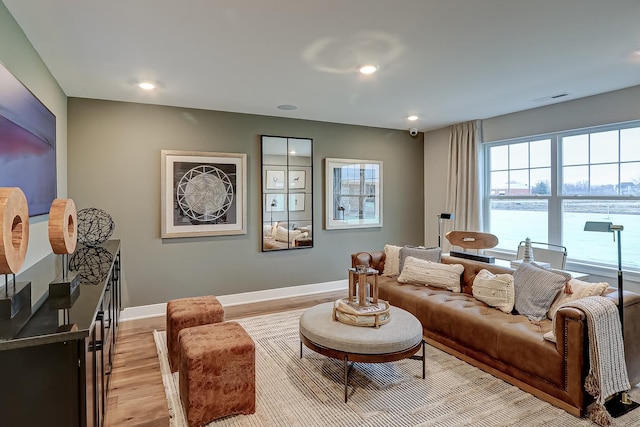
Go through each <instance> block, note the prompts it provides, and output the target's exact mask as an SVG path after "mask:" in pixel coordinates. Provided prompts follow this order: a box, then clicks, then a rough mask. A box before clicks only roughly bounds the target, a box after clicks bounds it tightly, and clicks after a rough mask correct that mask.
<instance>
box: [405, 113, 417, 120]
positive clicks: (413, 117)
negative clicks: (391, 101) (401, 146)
mask: <svg viewBox="0 0 640 427" xmlns="http://www.w3.org/2000/svg"><path fill="white" fill-rule="evenodd" d="M407 120H409V121H410V122H415V121H416V120H418V116H416V115H415V114H413V115H411V116H409V117H407Z"/></svg>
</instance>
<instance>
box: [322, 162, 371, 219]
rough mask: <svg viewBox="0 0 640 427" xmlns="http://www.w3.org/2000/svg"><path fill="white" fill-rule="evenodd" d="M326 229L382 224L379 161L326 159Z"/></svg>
mask: <svg viewBox="0 0 640 427" xmlns="http://www.w3.org/2000/svg"><path fill="white" fill-rule="evenodd" d="M325 166H326V170H325V177H326V187H325V188H326V221H325V227H326V229H327V230H333V229H342V228H369V227H382V162H381V161H376V160H354V159H329V158H327V159H326V163H325Z"/></svg>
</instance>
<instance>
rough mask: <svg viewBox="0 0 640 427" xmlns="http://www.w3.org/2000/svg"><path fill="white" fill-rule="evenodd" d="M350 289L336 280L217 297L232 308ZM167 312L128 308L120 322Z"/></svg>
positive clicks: (164, 309) (163, 307)
mask: <svg viewBox="0 0 640 427" xmlns="http://www.w3.org/2000/svg"><path fill="white" fill-rule="evenodd" d="M348 287H349V282H348V281H347V280H346V279H345V280H335V281H333V282H324V283H314V284H311V285H300V286H289V287H286V288H277V289H265V290H262V291H253V292H244V293H241V294H231V295H216V297H217V298H218V301H220V304H222V306H223V307H231V306H234V305H240V304H250V303H253V302H260V301H270V300H276V299H283V298H292V297H298V296H305V295H314V294H320V293H324V292H332V291H340V290H346V289H347V288H348ZM166 312H167V303H161V304H151V305H141V306H137V307H127V308H125V309H124V310H122V313H121V314H120V320H121V321H123V322H126V321H128V320H137V319H145V318H147V317H157V316H164V315H165V313H166Z"/></svg>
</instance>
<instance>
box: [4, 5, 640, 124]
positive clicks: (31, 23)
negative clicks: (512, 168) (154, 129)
mask: <svg viewBox="0 0 640 427" xmlns="http://www.w3.org/2000/svg"><path fill="white" fill-rule="evenodd" d="M2 1H3V2H4V3H5V5H6V6H7V8H8V9H9V11H10V12H11V13H12V15H13V16H14V17H15V19H16V20H17V22H18V24H19V25H20V26H21V27H22V29H23V30H24V32H25V34H26V35H27V37H28V38H29V40H30V41H31V43H32V44H33V45H34V47H35V48H36V50H37V51H38V53H39V54H40V56H41V57H42V59H43V60H44V62H45V63H46V64H47V66H48V67H49V69H50V70H51V73H52V74H53V76H54V77H55V78H56V80H57V81H58V82H59V83H60V86H61V87H62V89H63V90H64V92H65V93H66V94H67V95H68V96H70V97H83V98H96V99H108V100H119V101H131V102H142V103H151V104H162V105H172V106H181V107H193V108H203V109H209V110H222V111H232V112H243V113H251V114H260V115H269V116H281V117H293V118H301V119H311V120H319V121H328V122H337V123H348V124H358V125H366V126H375V127H383V128H392V129H408V128H410V127H416V128H418V129H420V130H421V131H426V130H430V129H436V128H440V127H443V126H446V125H449V124H453V123H458V122H462V121H467V120H472V119H482V118H487V117H492V116H496V115H501V114H506V113H510V112H515V111H520V110H526V109H530V108H535V107H539V106H542V105H545V104H549V103H553V102H560V101H565V100H569V99H575V98H581V97H585V96H589V95H594V94H598V93H602V92H608V91H611V90H615V89H621V88H625V87H630V86H635V85H640V54H634V51H635V50H636V49H639V48H640V1H639V0H384V1H383V0H182V1H177V0H171V1H170V0H110V1H98V0H55V1H51V0H2ZM366 62H374V63H376V64H378V65H379V66H380V69H379V71H378V72H377V73H376V74H374V75H372V76H363V75H360V74H359V73H358V72H357V68H358V65H361V64H363V63H366ZM142 80H153V81H156V82H158V83H159V84H160V88H159V89H157V90H155V91H154V92H153V93H148V92H143V91H141V90H140V89H138V88H137V87H136V86H135V82H137V81H142ZM561 93H568V94H569V95H568V96H566V97H564V98H561V99H558V100H551V99H544V98H548V97H550V96H553V95H557V94H561ZM541 99H542V100H541ZM280 104H294V105H297V106H298V107H299V109H297V110H295V111H282V110H279V109H277V108H276V106H277V105H280ZM409 114H417V115H419V116H420V119H419V120H418V121H417V122H414V123H411V122H409V121H407V119H406V117H407V116H408V115H409Z"/></svg>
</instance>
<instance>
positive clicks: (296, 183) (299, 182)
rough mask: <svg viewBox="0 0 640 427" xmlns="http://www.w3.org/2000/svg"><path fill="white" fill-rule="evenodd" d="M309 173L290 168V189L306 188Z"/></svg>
mask: <svg viewBox="0 0 640 427" xmlns="http://www.w3.org/2000/svg"><path fill="white" fill-rule="evenodd" d="M306 177H307V173H306V171H303V170H290V171H289V189H290V190H304V189H305V187H306Z"/></svg>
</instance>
